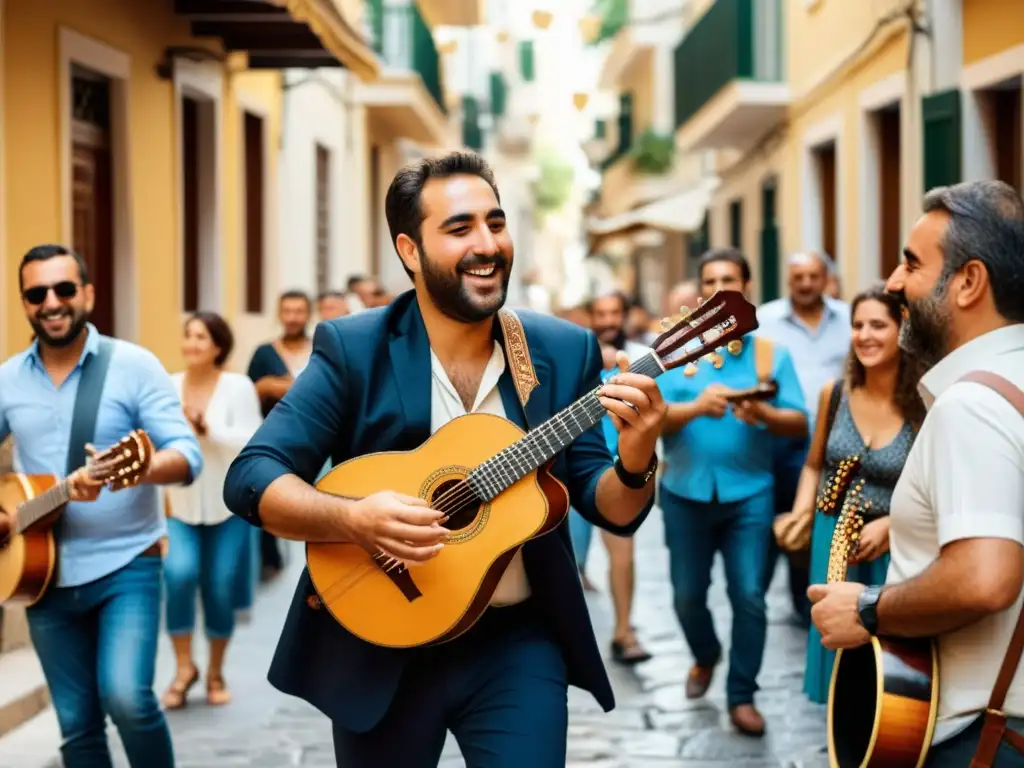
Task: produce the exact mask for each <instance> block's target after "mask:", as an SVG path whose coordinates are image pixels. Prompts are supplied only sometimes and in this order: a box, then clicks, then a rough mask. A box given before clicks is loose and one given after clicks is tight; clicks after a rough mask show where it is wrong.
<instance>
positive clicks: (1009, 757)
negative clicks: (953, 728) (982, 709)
mask: <svg viewBox="0 0 1024 768" xmlns="http://www.w3.org/2000/svg"><path fill="white" fill-rule="evenodd" d="M984 722H985V719H984V718H983V717H978V719H977V720H975V721H974V722H973V723H971V724H970V725H969V726H967V728H965V729H964V730H963V731H961V732H960V733H958V734H956V735H955V736H952V737H950V738H949V739H947V740H946V741H943V742H940V743H939V744H936V745H934V746H933V747H932V748H931V749H930V750H929V751H928V759H927V760H925V762H924V765H925V768H967V766H968V765H970V764H971V758H973V757H974V753H975V751H976V750H977V749H978V739H980V738H981V727H982V725H984ZM1006 727H1007V729H1008V730H1011V731H1016V732H1017V733H1019V734H1024V718H1021V717H1008V718H1006ZM1022 767H1024V755H1022V754H1021V753H1020V752H1018V751H1017V750H1016V749H1014V748H1013V747H1012V746H1010V744H1008V743H1007V742H1006V741H1003V742H1001V743H1000V744H999V749H998V750H996V759H995V760H993V761H992V768H1022Z"/></svg>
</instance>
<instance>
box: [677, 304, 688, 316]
mask: <svg viewBox="0 0 1024 768" xmlns="http://www.w3.org/2000/svg"><path fill="white" fill-rule="evenodd" d="M679 314H680V315H682V316H683V317H686V316H687V315H688V314H690V308H689V307H688V306H686V305H685V304H683V306H681V307H680V308H679Z"/></svg>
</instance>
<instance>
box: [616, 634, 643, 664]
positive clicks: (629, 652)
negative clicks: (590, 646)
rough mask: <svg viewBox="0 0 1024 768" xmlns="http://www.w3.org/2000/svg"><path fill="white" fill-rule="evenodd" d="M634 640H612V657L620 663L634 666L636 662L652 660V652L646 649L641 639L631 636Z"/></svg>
mask: <svg viewBox="0 0 1024 768" xmlns="http://www.w3.org/2000/svg"><path fill="white" fill-rule="evenodd" d="M631 640H632V642H623V641H622V640H612V659H614V660H615V661H617V662H618V663H619V664H624V665H625V666H633V665H634V664H642V663H643V662H645V661H650V660H651V658H653V657H652V656H651V654H649V653H648V652H647V651H645V650H644V648H643V646H642V645H640V641H639V640H637V639H636V638H635V637H634V638H631Z"/></svg>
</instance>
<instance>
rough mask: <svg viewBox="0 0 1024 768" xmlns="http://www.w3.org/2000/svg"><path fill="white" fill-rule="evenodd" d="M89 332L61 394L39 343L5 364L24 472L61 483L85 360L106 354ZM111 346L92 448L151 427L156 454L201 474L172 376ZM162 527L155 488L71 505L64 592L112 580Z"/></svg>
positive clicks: (7, 400)
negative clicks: (175, 455)
mask: <svg viewBox="0 0 1024 768" xmlns="http://www.w3.org/2000/svg"><path fill="white" fill-rule="evenodd" d="M88 329H89V330H88V333H89V335H88V337H87V338H86V342H85V349H83V350H82V356H81V358H80V359H79V361H78V364H77V365H76V366H75V368H74V370H73V371H72V372H71V375H69V376H68V378H67V379H66V380H65V381H64V383H63V384H61V386H60V387H55V386H54V384H53V380H52V379H51V378H50V376H49V374H48V373H47V372H46V369H45V368H44V367H43V364H42V360H41V359H40V357H39V345H38V342H36V343H34V344H33V345H32V346H31V347H29V348H28V349H26V350H25V351H24V352H20V353H19V354H17V355H14V356H13V357H11V358H10V359H8V360H7V361H6V362H5V363H4V364H3V365H0V440H2V439H4V438H6V437H7V436H8V435H14V440H15V451H14V467H15V469H16V470H17V471H19V472H25V473H28V474H48V475H56V476H58V477H64V474H65V470H66V468H67V467H66V465H67V456H68V443H69V442H70V440H71V416H72V414H73V412H74V407H75V398H76V396H77V395H78V383H79V380H80V379H81V374H82V362H83V361H84V360H85V359H86V357H87V356H88V355H92V354H96V352H97V350H98V348H99V340H100V335H99V332H98V331H97V330H96V328H95V327H94V326H93V325H92V324H91V323H90V324H89V326H88ZM111 341H112V342H113V344H114V348H113V355H112V358H111V361H110V368H109V370H108V372H107V377H106V381H105V383H104V387H103V396H102V398H101V400H100V407H99V414H98V417H97V419H96V433H95V437H94V439H93V440H92V443H93V444H94V445H95V446H96V449H97V450H101V451H102V450H104V449H105V448H107V447H109V446H110V445H113V444H114V443H116V442H117V441H118V440H120V439H121V438H122V437H124V436H125V435H127V434H128V433H129V432H131V431H132V430H133V429H144V430H146V432H147V433H148V434H149V437H150V439H151V440H152V442H153V445H154V447H155V448H156V449H157V450H164V449H173V450H176V451H178V452H179V453H181V454H182V455H183V456H184V457H185V459H186V460H187V461H188V464H189V467H190V468H191V470H192V478H195V477H198V476H199V473H200V472H201V471H202V467H203V459H202V454H201V452H200V449H199V442H198V441H197V440H196V437H195V433H194V432H193V431H192V428H191V426H189V423H188V421H187V420H186V419H185V416H184V414H183V412H182V408H181V400H180V399H179V398H178V394H177V392H176V391H175V388H174V385H173V384H172V382H171V377H170V376H169V375H168V373H167V371H166V370H165V369H164V367H163V366H162V365H161V364H160V361H159V360H157V358H156V356H155V355H153V354H152V353H151V352H149V351H148V350H146V349H143V348H142V347H139V346H136V345H135V344H130V343H128V342H126V341H121V340H118V339H112V340H111ZM165 530H166V525H165V520H164V512H163V505H162V504H161V498H160V489H159V488H158V487H157V486H155V485H139V486H136V487H134V488H127V489H125V490H122V491H117V492H116V493H114V492H111V491H109V490H107V489H105V488H104V489H103V490H102V491H100V495H99V497H98V498H97V499H96V500H95V501H92V502H72V503H70V504H68V505H67V510H66V511H65V512H64V516H63V518H62V521H61V525H60V536H59V545H60V552H59V557H60V567H59V579H58V584H57V586H61V587H73V586H78V585H80V584H86V583H88V582H90V581H95V580H96V579H99V578H102V577H103V576H107V575H108V574H111V573H113V572H114V571H116V570H118V569H119V568H122V567H123V566H125V565H127V564H128V563H129V562H131V561H132V560H133V559H134V558H135V557H137V556H138V555H139V554H141V553H142V552H144V551H145V550H146V549H148V548H149V547H150V546H151V545H152V544H153V543H155V542H156V541H157V540H159V538H160V537H161V536H162V535H163V534H164V531H165Z"/></svg>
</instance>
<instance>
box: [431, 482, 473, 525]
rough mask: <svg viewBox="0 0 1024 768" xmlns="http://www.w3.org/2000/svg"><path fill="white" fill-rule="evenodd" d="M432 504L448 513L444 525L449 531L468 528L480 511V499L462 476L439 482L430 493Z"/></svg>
mask: <svg viewBox="0 0 1024 768" xmlns="http://www.w3.org/2000/svg"><path fill="white" fill-rule="evenodd" d="M430 506H432V507H433V508H434V509H437V510H440V511H442V512H447V513H448V520H447V521H445V523H444V527H445V528H447V529H448V530H449V531H461V530H462V529H463V528H468V527H469V526H471V525H472V524H473V521H474V520H476V517H477V515H478V514H479V512H480V500H479V499H477V497H476V495H475V494H474V493H473V492H472V491H471V490H470V488H469V485H468V484H467V483H466V481H465V480H462V479H461V478H460V479H455V478H452V479H451V480H445V481H443V482H441V483H439V484H438V486H437V487H436V488H435V489H434V492H433V493H432V494H431V495H430Z"/></svg>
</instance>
